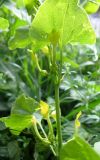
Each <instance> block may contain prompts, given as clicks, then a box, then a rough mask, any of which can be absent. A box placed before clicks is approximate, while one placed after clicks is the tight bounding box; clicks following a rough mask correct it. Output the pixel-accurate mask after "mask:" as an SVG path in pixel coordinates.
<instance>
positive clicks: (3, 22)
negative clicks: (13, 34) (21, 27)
mask: <svg viewBox="0 0 100 160" xmlns="http://www.w3.org/2000/svg"><path fill="white" fill-rule="evenodd" d="M8 27H9V22H8V20H7V19H4V18H2V17H0V30H1V31H7V30H8Z"/></svg>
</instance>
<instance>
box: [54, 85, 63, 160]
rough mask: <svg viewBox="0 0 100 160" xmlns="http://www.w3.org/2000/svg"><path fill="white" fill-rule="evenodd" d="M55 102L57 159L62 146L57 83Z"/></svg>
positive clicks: (57, 86)
mask: <svg viewBox="0 0 100 160" xmlns="http://www.w3.org/2000/svg"><path fill="white" fill-rule="evenodd" d="M55 103H56V120H57V135H58V160H59V156H60V150H61V147H62V133H61V112H60V102H59V85H56V86H55Z"/></svg>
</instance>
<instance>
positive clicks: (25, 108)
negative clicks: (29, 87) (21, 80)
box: [11, 95, 39, 115]
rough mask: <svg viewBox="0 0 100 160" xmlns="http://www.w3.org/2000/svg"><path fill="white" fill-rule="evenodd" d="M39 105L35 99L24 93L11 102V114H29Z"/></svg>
mask: <svg viewBox="0 0 100 160" xmlns="http://www.w3.org/2000/svg"><path fill="white" fill-rule="evenodd" d="M38 107H39V104H38V102H37V101H36V100H34V99H33V98H30V97H25V95H21V96H19V97H18V98H17V99H16V101H15V103H14V104H13V107H12V111H11V114H18V115H31V114H33V113H34V112H35V111H36V109H37V108H38Z"/></svg>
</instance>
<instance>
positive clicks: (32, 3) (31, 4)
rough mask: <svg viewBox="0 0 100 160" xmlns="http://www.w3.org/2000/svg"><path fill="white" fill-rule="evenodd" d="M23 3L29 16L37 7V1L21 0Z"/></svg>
mask: <svg viewBox="0 0 100 160" xmlns="http://www.w3.org/2000/svg"><path fill="white" fill-rule="evenodd" d="M23 1H24V5H25V7H26V9H27V11H28V13H29V14H32V13H33V11H34V8H35V7H37V6H38V5H39V2H38V0H23Z"/></svg>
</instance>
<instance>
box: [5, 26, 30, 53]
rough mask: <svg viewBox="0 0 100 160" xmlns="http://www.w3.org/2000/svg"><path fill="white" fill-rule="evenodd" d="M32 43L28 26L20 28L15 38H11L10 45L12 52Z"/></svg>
mask: <svg viewBox="0 0 100 160" xmlns="http://www.w3.org/2000/svg"><path fill="white" fill-rule="evenodd" d="M30 43H31V41H30V37H29V28H28V26H25V27H24V26H23V27H20V28H18V29H17V30H16V31H15V34H14V36H13V37H11V38H10V40H9V42H8V45H9V48H10V49H11V50H13V49H16V48H25V47H26V46H28V45H29V44H30Z"/></svg>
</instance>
